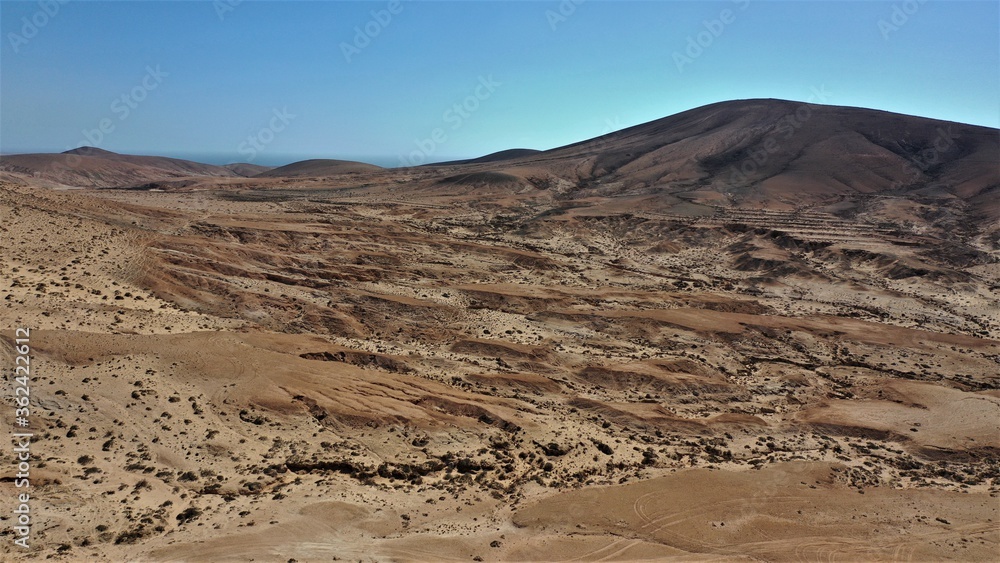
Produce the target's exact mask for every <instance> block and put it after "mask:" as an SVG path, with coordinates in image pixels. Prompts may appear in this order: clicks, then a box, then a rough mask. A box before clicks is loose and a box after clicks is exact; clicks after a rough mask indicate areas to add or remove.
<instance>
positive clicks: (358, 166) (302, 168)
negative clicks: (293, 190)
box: [258, 158, 385, 178]
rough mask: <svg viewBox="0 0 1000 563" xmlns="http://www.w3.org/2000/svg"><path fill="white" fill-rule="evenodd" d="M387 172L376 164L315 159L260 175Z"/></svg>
mask: <svg viewBox="0 0 1000 563" xmlns="http://www.w3.org/2000/svg"><path fill="white" fill-rule="evenodd" d="M382 170H385V169H384V168H382V167H381V166H375V165H374V164H367V163H364V162H354V161H351V160H333V159H329V158H314V159H310V160H301V161H299V162H293V163H291V164H286V165H285V166H279V167H278V168H274V169H272V170H268V171H267V172H264V173H262V174H259V175H258V177H260V178H277V177H282V178H299V177H318V176H336V175H339V174H363V173H366V172H379V171H382Z"/></svg>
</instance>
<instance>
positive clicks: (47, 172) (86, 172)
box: [0, 147, 239, 188]
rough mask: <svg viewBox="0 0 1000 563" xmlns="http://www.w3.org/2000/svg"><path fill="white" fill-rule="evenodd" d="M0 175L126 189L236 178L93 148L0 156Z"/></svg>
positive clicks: (194, 165) (222, 171)
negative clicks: (198, 178)
mask: <svg viewBox="0 0 1000 563" xmlns="http://www.w3.org/2000/svg"><path fill="white" fill-rule="evenodd" d="M0 172H7V173H10V174H12V175H14V176H22V177H25V176H26V177H31V178H33V179H35V180H46V181H49V182H53V183H56V184H61V185H65V186H75V187H85V188H112V187H129V186H134V185H138V184H143V183H148V182H152V181H157V180H169V179H177V178H185V177H191V176H219V177H227V176H238V175H239V174H236V173H235V172H233V171H232V170H230V169H228V168H226V167H223V166H215V165H212V164H202V163H200V162H193V161H190V160H181V159H177V158H167V157H162V156H137V155H128V154H118V153H113V152H110V151H106V150H102V149H98V148H94V147H81V148H79V149H73V150H70V151H66V152H64V153H60V154H16V155H5V156H0Z"/></svg>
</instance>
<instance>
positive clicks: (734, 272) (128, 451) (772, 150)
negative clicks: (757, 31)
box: [0, 100, 1000, 562]
mask: <svg viewBox="0 0 1000 563" xmlns="http://www.w3.org/2000/svg"><path fill="white" fill-rule="evenodd" d="M998 155H1000V135H998V131H997V130H996V129H991V128H986V127H978V126H971V125H963V124H958V123H952V122H945V121H936V120H932V119H926V118H918V117H912V116H906V115H899V114H891V113H886V112H880V111H875V110H867V109H859V108H848V107H837V106H822V105H811V104H801V103H797V102H787V101H782V100H739V101H732V102H724V103H719V104H712V105H709V106H704V107H700V108H696V109H693V110H690V111H688V112H684V113H681V114H677V115H674V116H670V117H666V118H664V119H661V120H658V121H654V122H651V123H647V124H644V125H640V126H636V127H631V128H627V129H624V130H621V131H618V132H614V133H610V134H607V135H605V136H602V137H599V138H596V139H591V140H587V141H583V142H580V143H577V144H573V145H569V146H565V147H561V148H557V149H552V150H547V151H530V150H512V151H504V152H502V153H498V154H495V155H490V156H487V157H483V158H479V159H475V160H470V161H456V162H449V163H444V164H436V165H428V166H418V167H408V168H381V167H378V166H374V165H370V164H364V163H356V162H347V161H340V160H311V161H306V162H298V163H294V164H291V165H289V166H284V167H278V168H272V167H264V166H253V165H231V166H226V167H221V166H212V165H204V164H198V163H192V162H186V161H180V160H176V159H168V158H162V157H137V156H129V155H121V154H116V153H112V152H108V151H102V150H100V149H79V150H75V151H70V152H69V153H64V154H35V155H8V156H4V157H2V158H0V199H2V204H0V231H2V233H3V239H4V244H3V245H2V247H0V304H2V305H0V308H2V311H3V314H2V318H3V327H2V346H0V350H2V352H3V356H2V358H3V359H2V361H3V365H4V366H13V365H14V357H15V355H16V351H15V350H16V346H15V338H16V337H15V330H16V329H17V328H19V327H26V328H30V346H31V354H32V357H31V366H32V379H31V382H30V387H31V428H30V431H31V432H33V434H34V437H33V438H32V450H31V456H32V467H31V484H32V491H31V493H32V495H31V496H32V502H33V503H34V504H33V507H32V518H33V521H32V523H31V525H32V530H33V532H32V540H33V541H32V546H31V548H30V550H27V551H25V550H21V549H18V548H17V547H16V546H14V545H13V543H12V539H13V534H14V533H15V532H14V531H13V529H12V527H13V526H14V524H15V522H14V516H13V515H12V514H11V513H10V512H5V513H4V514H3V515H0V521H3V524H4V525H3V530H2V532H0V533H2V534H4V535H5V538H6V539H5V541H4V542H3V544H2V545H3V547H2V548H0V549H2V551H3V556H2V557H3V558H4V559H8V558H17V559H22V558H26V559H53V560H64V561H98V560H108V561H125V560H129V561H254V560H256V561H300V562H304V561H332V560H345V561H373V560H377V561H569V560H581V561H595V560H609V561H625V560H644V559H669V560H679V561H694V560H698V561H702V560H776V561H783V560H795V561H815V560H823V561H859V560H918V561H931V560H955V559H958V560H995V558H996V557H997V556H998V553H1000V498H998V495H1000V199H998V194H1000V167H998ZM5 369H7V367H5ZM12 409H13V407H12ZM0 421H2V425H3V428H4V431H5V432H10V433H15V432H23V431H24V429H19V428H16V427H14V426H13V418H12V417H10V416H4V417H0ZM0 465H2V467H3V478H2V481H0V489H2V491H3V495H4V497H5V498H16V495H17V493H18V492H21V491H19V490H18V489H17V488H16V487H15V480H16V479H15V475H14V473H15V472H16V467H17V465H16V460H15V459H14V454H13V453H12V451H11V450H10V449H5V450H4V451H3V453H2V460H0Z"/></svg>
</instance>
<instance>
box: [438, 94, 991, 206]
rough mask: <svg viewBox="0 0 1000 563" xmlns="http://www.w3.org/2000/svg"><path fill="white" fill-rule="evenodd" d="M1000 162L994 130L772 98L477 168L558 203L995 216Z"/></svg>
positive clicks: (693, 112) (715, 106)
mask: <svg viewBox="0 0 1000 563" xmlns="http://www.w3.org/2000/svg"><path fill="white" fill-rule="evenodd" d="M998 163H1000V132H998V130H997V129H992V128H988V127H980V126H975V125H966V124H961V123H954V122H949V121H941V120H936V119H928V118H923V117H915V116H908V115H900V114H894V113H889V112H884V111H877V110H871V109H862V108H851V107H837V106H823V105H815V104H805V103H798V102H791V101H784V100H772V99H766V100H738V101H730V102H721V103H716V104H711V105H707V106H704V107H700V108H696V109H692V110H689V111H686V112H683V113H679V114H676V115H673V116H670V117H665V118H663V119H659V120H656V121H652V122H649V123H645V124H642V125H637V126H634V127H629V128H627V129H623V130H620V131H617V132H614V133H610V134H608V135H604V136H602V137H599V138H595V139H590V140H588V141H584V142H580V143H575V144H572V145H567V146H564V147H559V148H555V149H551V150H547V151H544V152H541V153H537V154H530V155H525V156H521V157H518V158H515V159H513V160H508V161H505V162H504V163H503V164H504V166H503V168H497V167H496V166H495V165H492V166H490V165H489V164H481V165H478V166H477V167H476V170H477V171H487V170H488V171H493V172H498V173H503V174H507V175H513V176H519V177H521V178H523V179H525V180H526V181H529V182H531V183H533V184H534V185H535V186H536V187H541V188H546V187H551V186H561V191H563V192H564V193H562V194H561V197H565V198H573V199H578V198H583V197H591V196H610V197H614V196H625V195H627V196H641V195H654V196H658V197H660V198H665V199H666V200H667V201H669V200H672V199H673V198H672V197H671V196H681V197H683V198H686V199H691V198H694V199H700V200H702V201H713V202H721V201H724V202H726V203H728V204H735V205H740V206H752V207H757V206H762V205H767V206H779V207H786V208H788V207H792V208H794V207H799V206H815V205H828V206H829V205H838V204H839V205H844V202H845V201H848V200H856V199H859V198H863V197H864V196H868V195H871V194H895V195H901V194H907V195H909V196H913V197H918V198H924V199H933V200H940V201H950V200H956V201H961V202H963V205H971V206H972V208H974V210H975V211H976V212H979V213H982V214H984V215H987V216H989V217H992V218H994V219H995V218H998V217H1000V214H998V209H997V207H996V205H995V204H994V200H995V199H996V197H995V195H996V193H997V190H998V189H1000V165H998ZM468 164H473V163H472V162H469V163H468ZM452 175H453V174H452Z"/></svg>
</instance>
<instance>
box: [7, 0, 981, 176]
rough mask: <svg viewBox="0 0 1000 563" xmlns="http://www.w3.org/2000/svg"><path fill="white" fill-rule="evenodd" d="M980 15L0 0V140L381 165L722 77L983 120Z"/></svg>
mask: <svg viewBox="0 0 1000 563" xmlns="http://www.w3.org/2000/svg"><path fill="white" fill-rule="evenodd" d="M393 12H395V13H393ZM998 30H1000V3H998V2H997V1H995V0H992V1H977V2H962V1H947V0H897V1H888V2H868V1H846V2H845V1H765V0H736V1H731V0H725V1H722V2H703V1H698V2H695V1H690V2H661V1H645V2H611V1H601V0H587V1H581V0H544V1H522V2H510V1H506V2H499V1H479V2H473V1H466V2H462V1H450V2H448V1H438V2H423V1H419V2H418V1H404V2H402V3H400V4H398V5H397V3H395V2H389V1H380V2H367V3H361V2H277V1H255V0H243V1H242V2H240V1H239V0H217V1H214V2H213V1H203V2H86V1H69V2H66V1H65V0H43V1H41V2H39V1H32V2H11V1H3V2H2V3H0V31H2V33H3V38H2V46H0V151H2V152H3V153H15V152H61V151H64V150H67V149H70V148H74V147H77V146H80V145H87V144H90V145H97V146H100V147H101V148H104V149H107V150H112V151H116V152H124V153H132V154H159V155H168V156H181V157H187V158H196V159H197V158H201V160H204V161H209V162H232V161H252V162H254V163H258V164H284V163H287V162H291V161H294V160H299V159H302V158H312V157H325V158H342V159H358V160H365V161H368V162H374V163H376V164H382V165H390V166H395V165H400V164H404V163H405V164H420V163H422V162H433V161H440V160H446V159H450V158H464V157H474V156H480V155H483V154H487V153H490V152H494V151H498V150H503V149H507V148H515V147H527V148H536V149H548V148H553V147H556V146H560V145H563V144H567V143H572V142H576V141H580V140H585V139H588V138H591V137H595V136H599V135H601V134H604V133H607V132H610V131H611V130H615V129H620V128H623V127H627V126H630V125H635V124H639V123H643V122H647V121H651V120H654V119H658V118H661V117H665V116H667V115H671V114H674V113H678V112H681V111H684V110H687V109H691V108H694V107H698V106H702V105H705V104H708V103H712V102H717V101H722V100H730V99H741V98H783V99H791V100H801V101H814V102H821V103H827V104H833V105H847V106H861V107H870V108H877V109H884V110H889V111H895V112H900V113H907V114H914V115H921V116H927V117H934V118H940V119H948V120H953V121H960V122H965V123H974V124H978V125H987V126H991V127H997V126H998V125H1000V31H998ZM102 129H103V130H102Z"/></svg>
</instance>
